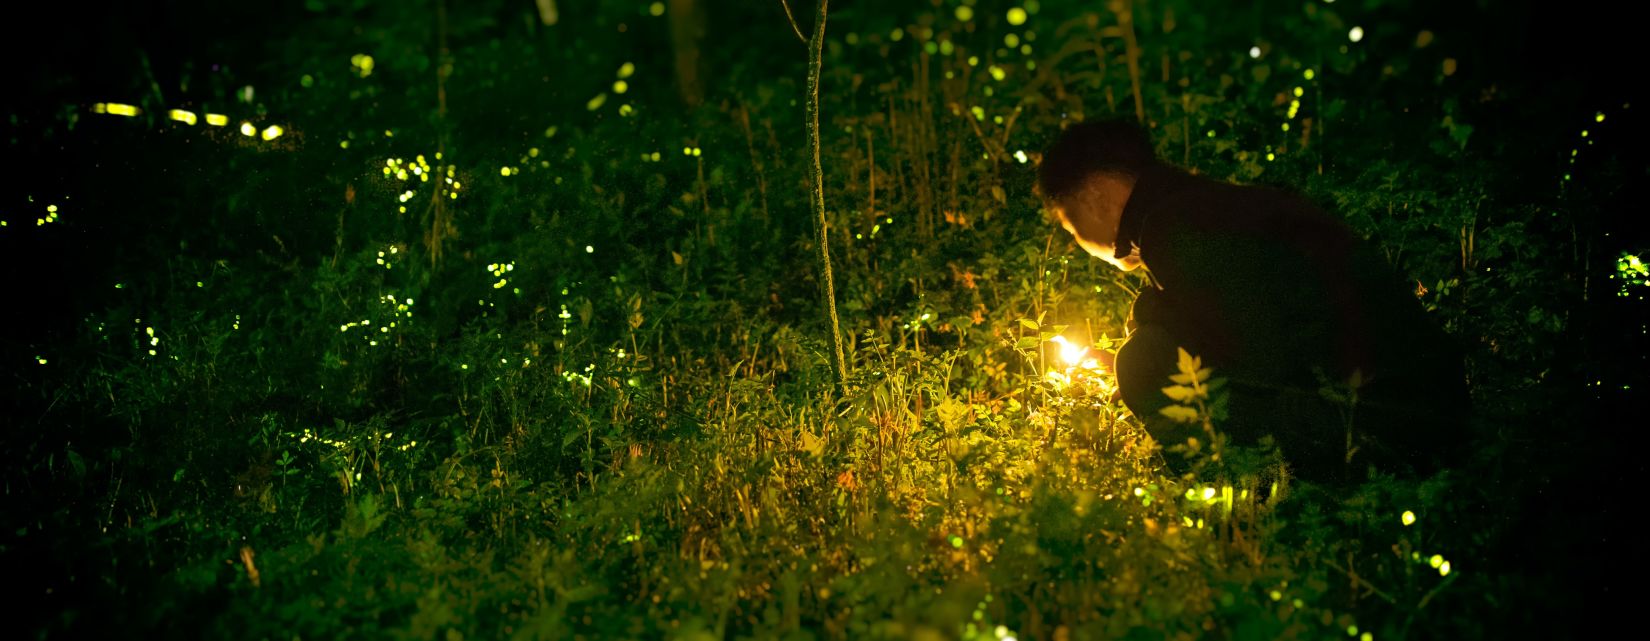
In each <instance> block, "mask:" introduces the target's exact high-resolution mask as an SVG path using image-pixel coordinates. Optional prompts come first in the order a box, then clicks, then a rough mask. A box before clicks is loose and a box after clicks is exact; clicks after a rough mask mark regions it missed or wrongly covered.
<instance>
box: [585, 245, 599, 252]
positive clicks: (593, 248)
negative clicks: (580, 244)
mask: <svg viewBox="0 0 1650 641" xmlns="http://www.w3.org/2000/svg"><path fill="white" fill-rule="evenodd" d="M584 253H586V254H594V253H596V248H595V247H594V246H591V245H585V246H584Z"/></svg>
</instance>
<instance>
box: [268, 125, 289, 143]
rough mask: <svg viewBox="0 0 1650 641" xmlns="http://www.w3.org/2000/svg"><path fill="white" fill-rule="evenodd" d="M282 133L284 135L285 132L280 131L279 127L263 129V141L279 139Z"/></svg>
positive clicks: (272, 126) (283, 130) (273, 126)
mask: <svg viewBox="0 0 1650 641" xmlns="http://www.w3.org/2000/svg"><path fill="white" fill-rule="evenodd" d="M283 133H286V130H285V129H282V128H281V126H280V125H270V126H268V127H264V133H263V138H264V140H274V139H276V138H280V137H281V134H283Z"/></svg>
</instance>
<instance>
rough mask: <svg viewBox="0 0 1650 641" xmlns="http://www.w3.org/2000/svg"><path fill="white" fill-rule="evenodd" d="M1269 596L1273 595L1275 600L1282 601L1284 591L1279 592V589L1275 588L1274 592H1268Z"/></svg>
mask: <svg viewBox="0 0 1650 641" xmlns="http://www.w3.org/2000/svg"><path fill="white" fill-rule="evenodd" d="M1267 596H1269V597H1272V600H1273V601H1282V600H1283V593H1282V592H1279V591H1277V590H1273V591H1272V593H1271V594H1268V595H1267Z"/></svg>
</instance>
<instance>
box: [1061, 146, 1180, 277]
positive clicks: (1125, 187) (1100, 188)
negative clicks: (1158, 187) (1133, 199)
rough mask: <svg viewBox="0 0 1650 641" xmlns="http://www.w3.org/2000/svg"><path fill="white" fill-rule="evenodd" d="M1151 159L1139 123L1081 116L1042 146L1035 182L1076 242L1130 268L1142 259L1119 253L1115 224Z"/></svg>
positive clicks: (1122, 268) (1096, 254)
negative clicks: (1137, 180)
mask: <svg viewBox="0 0 1650 641" xmlns="http://www.w3.org/2000/svg"><path fill="white" fill-rule="evenodd" d="M1155 162H1156V160H1155V158H1154V157H1153V153H1152V145H1151V140H1150V139H1149V138H1148V137H1147V136H1146V132H1145V131H1144V130H1142V129H1141V128H1140V127H1139V126H1137V125H1134V124H1132V123H1129V122H1126V121H1122V120H1104V121H1097V122H1081V123H1077V124H1075V125H1072V126H1070V127H1067V128H1066V129H1065V131H1062V132H1060V135H1059V136H1058V137H1057V138H1055V140H1054V143H1053V144H1051V145H1049V147H1048V150H1047V151H1044V152H1043V161H1042V165H1041V167H1040V168H1039V170H1038V180H1037V185H1038V189H1039V190H1040V191H1041V192H1042V195H1043V203H1044V207H1045V208H1047V209H1048V210H1049V211H1050V212H1052V213H1053V214H1054V216H1055V218H1057V219H1058V220H1059V221H1060V225H1061V226H1062V227H1064V228H1065V229H1066V231H1068V232H1070V233H1071V235H1072V237H1073V238H1074V239H1076V241H1077V245H1078V246H1079V247H1082V248H1083V250H1084V251H1086V252H1088V253H1089V254H1091V255H1093V256H1095V257H1097V258H1101V259H1103V260H1105V261H1106V262H1108V263H1111V264H1112V265H1115V266H1116V267H1117V268H1118V269H1121V270H1124V271H1128V270H1131V269H1134V268H1136V267H1139V266H1140V259H1139V258H1138V257H1135V256H1129V257H1127V258H1123V259H1119V258H1117V256H1116V252H1117V248H1116V245H1117V226H1118V223H1119V222H1120V221H1122V219H1123V207H1124V206H1125V205H1127V204H1128V202H1129V195H1130V194H1131V193H1133V191H1134V183H1135V179H1137V178H1138V177H1139V176H1140V172H1141V171H1143V170H1145V169H1146V168H1147V167H1150V166H1151V165H1152V164H1153V163H1155Z"/></svg>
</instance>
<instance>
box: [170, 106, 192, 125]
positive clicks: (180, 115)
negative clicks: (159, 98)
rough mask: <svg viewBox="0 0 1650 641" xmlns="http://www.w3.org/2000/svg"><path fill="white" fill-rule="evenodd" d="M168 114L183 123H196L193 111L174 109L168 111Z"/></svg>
mask: <svg viewBox="0 0 1650 641" xmlns="http://www.w3.org/2000/svg"><path fill="white" fill-rule="evenodd" d="M166 115H167V116H170V117H171V118H172V119H173V120H176V121H178V122H181V123H183V124H186V125H193V124H195V112H193V111H184V110H182V109H173V110H171V111H168V112H166Z"/></svg>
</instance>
